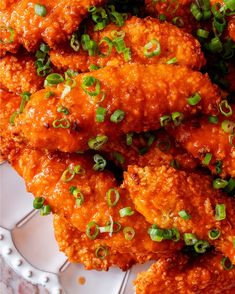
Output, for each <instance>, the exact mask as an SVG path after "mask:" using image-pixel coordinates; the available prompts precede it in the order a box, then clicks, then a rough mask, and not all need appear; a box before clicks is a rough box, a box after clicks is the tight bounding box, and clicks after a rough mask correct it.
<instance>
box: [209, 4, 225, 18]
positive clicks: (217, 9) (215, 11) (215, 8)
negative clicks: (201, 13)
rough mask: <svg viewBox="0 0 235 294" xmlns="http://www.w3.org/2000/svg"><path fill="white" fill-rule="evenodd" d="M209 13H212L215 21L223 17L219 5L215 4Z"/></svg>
mask: <svg viewBox="0 0 235 294" xmlns="http://www.w3.org/2000/svg"><path fill="white" fill-rule="evenodd" d="M211 11H212V13H213V15H214V16H215V18H217V19H221V18H223V17H224V15H223V12H222V11H221V4H220V3H215V4H214V5H212V7H211Z"/></svg>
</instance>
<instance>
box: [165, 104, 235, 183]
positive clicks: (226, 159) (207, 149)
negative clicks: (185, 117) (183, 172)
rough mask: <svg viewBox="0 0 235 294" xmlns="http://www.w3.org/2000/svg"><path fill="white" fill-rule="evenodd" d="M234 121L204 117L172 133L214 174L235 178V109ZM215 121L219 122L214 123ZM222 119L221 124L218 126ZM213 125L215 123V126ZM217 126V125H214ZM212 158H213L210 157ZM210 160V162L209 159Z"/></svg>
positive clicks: (221, 117)
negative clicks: (234, 133)
mask: <svg viewBox="0 0 235 294" xmlns="http://www.w3.org/2000/svg"><path fill="white" fill-rule="evenodd" d="M232 110H233V114H232V116H230V117H225V116H222V115H219V117H213V118H211V117H209V118H208V117H203V118H201V119H200V120H199V121H198V120H197V121H193V120H192V121H188V122H186V123H184V124H182V125H180V126H179V128H173V129H171V130H170V132H171V133H172V135H174V136H175V138H176V140H177V141H178V142H180V144H181V145H182V146H183V147H184V148H185V149H186V150H187V151H188V152H189V153H191V154H192V155H193V156H194V157H195V158H198V159H200V160H201V162H202V163H203V164H204V165H205V166H207V167H209V168H210V170H211V171H212V173H213V174H217V175H220V176H222V177H225V176H232V177H235V158H234V140H233V138H234V135H233V130H234V126H235V107H234V106H232ZM214 119H215V120H216V121H214ZM217 119H218V122H217ZM211 121H212V122H211ZM213 122H216V123H213ZM208 154H209V155H208ZM206 156H210V157H211V158H210V160H209V162H205V157H206Z"/></svg>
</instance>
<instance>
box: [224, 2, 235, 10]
mask: <svg viewBox="0 0 235 294" xmlns="http://www.w3.org/2000/svg"><path fill="white" fill-rule="evenodd" d="M224 4H225V5H226V7H227V8H228V9H229V10H231V11H235V1H234V0H224Z"/></svg>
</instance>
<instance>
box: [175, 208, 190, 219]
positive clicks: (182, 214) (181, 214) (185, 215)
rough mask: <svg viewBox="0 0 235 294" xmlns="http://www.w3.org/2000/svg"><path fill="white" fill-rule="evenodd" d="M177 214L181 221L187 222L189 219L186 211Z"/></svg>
mask: <svg viewBox="0 0 235 294" xmlns="http://www.w3.org/2000/svg"><path fill="white" fill-rule="evenodd" d="M178 214H179V216H180V217H182V219H183V220H188V219H190V218H191V215H190V214H188V213H187V211H186V210H180V211H179V212H178Z"/></svg>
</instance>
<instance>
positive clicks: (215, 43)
mask: <svg viewBox="0 0 235 294" xmlns="http://www.w3.org/2000/svg"><path fill="white" fill-rule="evenodd" d="M208 49H209V50H210V51H211V52H212V53H220V52H221V51H222V50H223V44H222V43H221V41H220V39H219V38H218V37H215V38H213V39H211V41H210V43H209V44H208Z"/></svg>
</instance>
